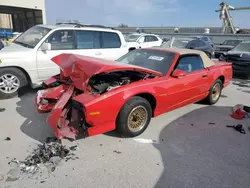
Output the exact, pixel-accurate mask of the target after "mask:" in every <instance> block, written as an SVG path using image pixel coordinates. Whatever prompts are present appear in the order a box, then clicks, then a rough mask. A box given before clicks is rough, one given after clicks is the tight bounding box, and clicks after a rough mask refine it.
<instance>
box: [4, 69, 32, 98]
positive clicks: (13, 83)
mask: <svg viewBox="0 0 250 188" xmlns="http://www.w3.org/2000/svg"><path fill="white" fill-rule="evenodd" d="M27 84H28V82H27V78H26V76H25V74H24V73H23V72H22V71H21V70H19V69H17V68H2V69H0V99H7V98H12V97H14V96H16V95H17V92H18V90H19V89H20V88H21V87H23V86H26V85H27Z"/></svg>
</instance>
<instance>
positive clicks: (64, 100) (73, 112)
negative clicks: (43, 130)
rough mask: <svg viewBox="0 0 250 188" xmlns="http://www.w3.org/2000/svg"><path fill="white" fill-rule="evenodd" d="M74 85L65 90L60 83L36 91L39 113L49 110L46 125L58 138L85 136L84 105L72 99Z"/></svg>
mask: <svg viewBox="0 0 250 188" xmlns="http://www.w3.org/2000/svg"><path fill="white" fill-rule="evenodd" d="M72 95H74V86H73V85H70V86H69V87H68V88H67V90H65V86H63V85H60V86H58V87H54V88H48V89H45V90H40V91H38V92H37V95H36V98H35V104H36V106H37V109H38V111H39V112H40V113H45V112H50V113H49V115H48V117H47V123H48V125H49V126H50V127H51V128H52V129H53V131H54V133H55V136H56V137H57V138H58V139H62V138H64V137H66V138H71V139H76V138H78V137H79V138H80V137H86V136H87V135H88V133H87V127H86V126H85V116H84V107H83V105H82V104H80V103H78V102H77V101H74V100H72V99H71V98H72Z"/></svg>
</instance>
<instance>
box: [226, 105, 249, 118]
mask: <svg viewBox="0 0 250 188" xmlns="http://www.w3.org/2000/svg"><path fill="white" fill-rule="evenodd" d="M230 116H231V117H232V118H235V119H239V120H241V119H244V118H250V107H249V106H245V105H243V104H237V105H235V106H234V107H233V113H232V114H231V115H230Z"/></svg>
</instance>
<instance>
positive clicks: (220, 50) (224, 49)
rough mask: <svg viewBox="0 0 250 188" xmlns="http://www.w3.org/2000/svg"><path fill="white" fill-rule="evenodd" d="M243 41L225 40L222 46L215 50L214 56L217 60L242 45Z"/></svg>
mask: <svg viewBox="0 0 250 188" xmlns="http://www.w3.org/2000/svg"><path fill="white" fill-rule="evenodd" d="M242 41H243V40H240V39H233V40H232V39H230V40H225V41H224V42H223V43H222V44H220V45H219V46H217V47H216V48H215V52H214V55H215V57H216V58H219V57H220V56H221V55H222V54H223V53H224V52H228V51H229V50H231V49H233V48H234V47H235V46H237V45H238V44H240V43H241V42H242Z"/></svg>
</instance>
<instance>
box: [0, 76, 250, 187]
mask: <svg viewBox="0 0 250 188" xmlns="http://www.w3.org/2000/svg"><path fill="white" fill-rule="evenodd" d="M244 82H245V83H242V81H241V80H234V81H233V82H232V84H230V85H229V86H228V87H227V88H226V89H225V90H224V91H223V95H222V97H221V99H220V101H219V102H218V103H217V104H216V105H214V106H206V105H202V104H192V105H189V106H186V107H183V108H181V109H178V110H175V111H172V112H170V113H166V114H163V115H161V116H159V117H157V118H154V119H153V120H152V121H151V124H150V126H149V127H148V129H147V130H146V131H145V132H144V133H143V134H142V135H140V136H138V138H143V139H147V140H146V141H152V142H153V143H151V142H148V143H142V142H139V141H140V140H135V139H132V138H129V139H124V138H119V137H118V136H117V135H116V134H115V132H111V133H107V134H102V135H98V136H94V137H89V138H86V139H82V140H78V141H76V143H77V144H78V148H77V151H76V152H75V154H76V155H77V156H78V157H79V159H78V160H72V161H68V162H62V163H61V164H60V166H59V167H58V168H56V170H55V171H54V172H53V174H50V175H46V176H45V175H41V176H37V177H36V178H31V177H25V176H22V178H20V179H19V180H17V181H13V182H6V181H5V180H6V178H7V175H6V174H7V172H8V171H9V170H10V166H9V165H8V162H9V161H10V159H12V158H16V159H18V160H22V159H24V158H25V157H26V156H27V155H29V154H30V152H31V151H32V148H34V147H35V146H36V144H37V143H40V142H43V141H44V140H45V138H46V137H47V136H52V135H53V134H52V132H51V130H50V128H48V126H47V125H46V122H45V118H46V114H44V115H41V114H38V113H37V112H36V110H35V108H34V102H33V101H34V92H33V93H32V92H30V93H28V94H26V95H24V96H22V97H20V98H14V99H10V100H3V101H0V107H2V108H6V110H5V111H4V112H0V119H1V124H0V127H1V131H0V140H1V141H0V149H1V152H0V187H2V188H12V187H16V188H26V187H27V188H30V187H32V188H44V187H46V188H50V187H60V188H78V187H79V188H80V187H81V188H83V187H86V188H89V187H108V188H111V187H120V188H123V187H124V188H125V187H126V188H128V187H132V188H136V187H138V188H139V187H140V188H151V187H164V188H169V187H173V188H195V187H197V188H201V187H202V188H206V187H207V188H210V187H211V188H236V187H239V188H240V187H243V188H247V187H250V147H249V140H250V131H249V130H248V127H249V126H250V120H249V119H244V120H235V119H232V118H231V117H230V114H231V110H232V106H234V105H236V104H245V105H249V106H250V81H244ZM239 123H240V124H242V125H243V126H244V127H245V130H246V134H245V135H244V134H240V133H239V132H236V131H235V130H233V129H232V128H226V125H235V124H239ZM6 137H10V138H11V140H10V141H5V140H4V139H5V138H6ZM63 142H64V143H65V144H66V145H72V144H76V143H70V142H69V141H67V140H64V141H63ZM114 150H116V151H118V152H114Z"/></svg>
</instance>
